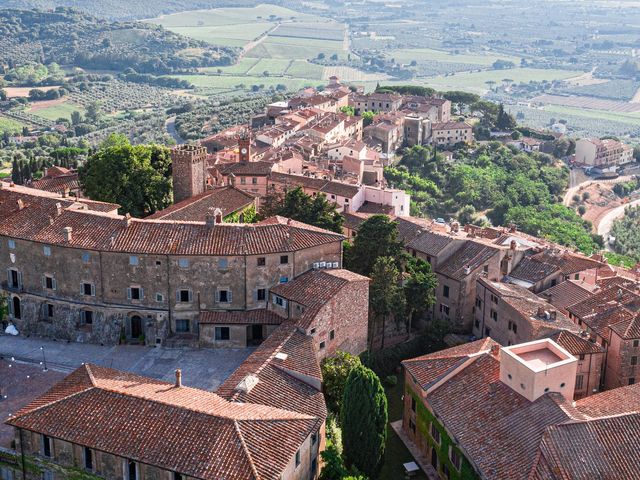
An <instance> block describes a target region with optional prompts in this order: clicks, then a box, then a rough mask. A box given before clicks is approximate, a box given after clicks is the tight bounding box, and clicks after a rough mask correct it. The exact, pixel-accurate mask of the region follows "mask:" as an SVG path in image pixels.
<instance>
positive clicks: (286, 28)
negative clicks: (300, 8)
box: [149, 5, 377, 94]
mask: <svg viewBox="0 0 640 480" xmlns="http://www.w3.org/2000/svg"><path fill="white" fill-rule="evenodd" d="M149 22H153V23H159V24H161V25H163V26H164V27H165V28H167V29H169V30H172V31H175V32H177V33H181V34H183V35H186V36H190V37H193V38H197V39H198V40H205V41H208V42H211V43H214V44H219V45H225V46H231V47H240V48H243V49H244V50H245V52H244V54H243V56H242V57H241V58H240V60H239V62H238V63H237V64H235V65H230V66H228V67H220V68H217V67H213V68H203V69H201V70H200V71H201V72H202V73H205V74H206V75H203V76H192V75H187V76H180V78H183V79H186V80H189V81H190V82H192V83H193V84H194V85H195V86H196V87H197V88H198V91H197V93H201V94H219V93H222V92H224V93H231V92H234V91H239V90H243V89H251V87H252V86H254V85H258V86H260V85H264V87H265V88H269V87H270V86H273V87H275V86H277V85H285V86H286V87H287V89H295V88H300V87H304V86H309V85H319V84H321V83H322V82H321V80H322V79H323V78H327V77H329V76H330V75H331V74H333V73H331V74H328V75H327V74H326V72H325V68H324V67H323V66H322V65H318V64H316V63H312V62H310V60H313V59H317V58H318V56H322V55H324V57H325V58H326V59H329V58H331V57H332V56H334V55H337V56H338V58H340V59H344V58H346V57H347V54H348V52H347V51H346V46H347V45H348V42H345V36H346V35H345V34H346V28H345V25H344V24H342V23H338V22H335V21H333V20H331V19H329V18H325V17H319V16H315V15H309V14H305V13H301V12H296V11H294V10H289V9H287V8H282V7H278V6H275V5H258V6H257V7H254V8H219V9H214V10H200V11H192V12H182V13H177V14H172V15H165V16H162V17H159V18H156V19H153V20H149ZM344 73H345V74H347V75H344V76H343V77H344V78H345V79H348V80H359V79H365V78H368V77H367V76H366V74H364V73H362V72H359V71H357V70H354V69H349V70H345V71H344ZM374 78H377V77H374Z"/></svg>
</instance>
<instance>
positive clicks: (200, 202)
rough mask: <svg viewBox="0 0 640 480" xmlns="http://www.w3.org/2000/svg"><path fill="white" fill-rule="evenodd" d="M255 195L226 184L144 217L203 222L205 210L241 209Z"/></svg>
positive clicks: (251, 202) (229, 211) (252, 200)
mask: <svg viewBox="0 0 640 480" xmlns="http://www.w3.org/2000/svg"><path fill="white" fill-rule="evenodd" d="M254 202H255V197H254V196H253V195H251V194H249V193H247V192H243V191H242V190H239V189H237V188H234V187H231V186H228V187H222V188H215V189H213V190H208V191H206V192H204V193H202V194H200V195H196V196H194V197H191V198H187V199H185V200H183V201H181V202H178V203H176V204H173V205H171V206H170V207H168V208H165V209H164V210H160V211H159V212H156V213H154V214H153V215H150V216H148V217H146V220H186V221H197V222H204V221H205V220H206V216H207V212H208V211H209V210H211V211H213V210H215V209H216V208H219V209H220V210H221V212H222V216H223V217H226V216H227V215H231V214H232V213H235V212H238V211H240V210H243V209H245V208H247V207H249V206H250V205H252V204H254Z"/></svg>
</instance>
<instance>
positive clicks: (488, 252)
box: [436, 242, 498, 280]
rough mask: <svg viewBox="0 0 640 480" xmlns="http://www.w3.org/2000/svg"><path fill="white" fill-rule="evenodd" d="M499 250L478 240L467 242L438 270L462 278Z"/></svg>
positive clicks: (443, 273) (455, 277)
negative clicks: (477, 241)
mask: <svg viewBox="0 0 640 480" xmlns="http://www.w3.org/2000/svg"><path fill="white" fill-rule="evenodd" d="M497 254H498V250H497V249H495V248H491V247H488V246H485V245H481V244H479V243H476V242H466V243H465V244H464V245H463V246H462V248H460V249H459V250H457V251H456V252H455V253H454V254H453V255H451V256H450V257H449V259H448V260H446V261H445V262H444V263H442V264H441V265H439V266H438V267H437V268H436V272H437V273H440V274H442V275H446V276H447V277H449V278H453V279H456V280H461V279H463V278H465V277H466V276H467V275H469V274H471V273H473V272H474V271H475V270H477V269H478V268H480V267H481V266H483V264H485V263H486V262H488V261H489V260H490V259H491V258H492V257H494V256H495V255H497Z"/></svg>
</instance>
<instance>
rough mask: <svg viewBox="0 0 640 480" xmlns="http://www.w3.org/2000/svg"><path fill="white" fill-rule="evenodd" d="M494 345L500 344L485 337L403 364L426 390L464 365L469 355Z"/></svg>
mask: <svg viewBox="0 0 640 480" xmlns="http://www.w3.org/2000/svg"><path fill="white" fill-rule="evenodd" d="M493 345H498V344H497V343H496V342H494V341H493V340H492V339H491V338H483V339H481V340H476V341H475V342H471V343H465V344H462V345H458V346H455V347H452V348H447V349H445V350H442V351H439V352H434V353H430V354H427V355H423V356H421V357H416V358H412V359H410V360H404V361H403V362H402V366H403V367H404V368H405V369H406V370H407V371H408V372H409V373H410V374H411V375H412V376H413V378H414V379H415V380H416V381H417V382H418V383H419V384H420V386H421V387H422V388H423V389H425V390H426V389H427V388H429V386H431V385H432V384H433V383H435V382H436V381H437V380H439V379H440V378H442V377H443V376H444V375H446V374H447V373H448V372H450V371H452V370H453V369H455V368H456V367H459V366H460V365H462V363H464V361H465V360H467V359H468V358H469V356H471V355H476V354H478V353H480V352H482V351H489V350H490V349H491V347H492V346H493Z"/></svg>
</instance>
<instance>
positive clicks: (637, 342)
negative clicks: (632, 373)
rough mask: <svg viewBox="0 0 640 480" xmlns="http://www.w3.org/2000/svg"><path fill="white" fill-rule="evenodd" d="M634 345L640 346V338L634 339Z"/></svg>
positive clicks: (635, 346)
mask: <svg viewBox="0 0 640 480" xmlns="http://www.w3.org/2000/svg"><path fill="white" fill-rule="evenodd" d="M633 346H634V348H638V347H640V340H634V341H633Z"/></svg>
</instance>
